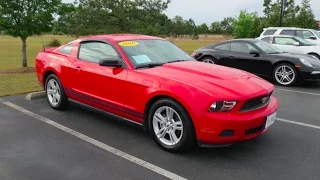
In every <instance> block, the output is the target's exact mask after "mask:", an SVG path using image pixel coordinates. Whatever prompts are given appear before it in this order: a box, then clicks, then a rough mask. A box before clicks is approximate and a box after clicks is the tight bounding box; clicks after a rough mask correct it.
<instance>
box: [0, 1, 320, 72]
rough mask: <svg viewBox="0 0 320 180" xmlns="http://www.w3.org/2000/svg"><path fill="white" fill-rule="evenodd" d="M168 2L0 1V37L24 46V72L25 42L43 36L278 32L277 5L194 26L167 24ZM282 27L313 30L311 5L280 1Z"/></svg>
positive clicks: (189, 21)
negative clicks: (267, 29) (273, 28)
mask: <svg viewBox="0 0 320 180" xmlns="http://www.w3.org/2000/svg"><path fill="white" fill-rule="evenodd" d="M170 3H171V0H134V1H133V0H79V1H77V0H76V1H75V2H74V3H62V1H61V0H26V1H8V0H0V31H2V32H4V33H5V34H8V35H11V36H14V37H19V38H20V39H21V40H22V49H23V61H22V66H23V67H26V66H27V59H26V39H27V38H28V37H30V36H32V35H41V34H42V33H54V34H61V35H62V34H65V35H71V36H75V37H79V36H85V35H92V34H109V33H137V34H147V35H155V36H161V37H168V36H171V37H179V36H185V35H187V36H192V38H193V39H198V34H223V35H225V36H233V37H235V38H250V37H256V36H258V35H259V34H260V33H261V32H262V29H263V28H264V27H269V26H279V24H280V5H281V0H277V1H276V2H272V1H271V0H264V1H263V7H264V11H263V16H258V13H257V12H247V11H246V10H241V12H240V13H239V15H238V16H236V17H226V18H224V19H223V20H222V21H216V22H212V23H211V25H209V26H208V25H207V24H201V25H196V23H195V22H194V20H193V19H184V18H183V17H181V16H175V17H173V18H169V17H168V16H167V15H166V14H165V13H164V11H165V10H166V9H167V8H168V6H169V5H170ZM283 15H284V21H283V22H284V23H283V24H284V26H295V27H303V28H312V29H315V28H317V24H316V20H315V16H314V14H313V12H312V9H311V6H310V0H303V1H302V3H301V4H298V5H296V4H295V2H294V0H284V11H283Z"/></svg>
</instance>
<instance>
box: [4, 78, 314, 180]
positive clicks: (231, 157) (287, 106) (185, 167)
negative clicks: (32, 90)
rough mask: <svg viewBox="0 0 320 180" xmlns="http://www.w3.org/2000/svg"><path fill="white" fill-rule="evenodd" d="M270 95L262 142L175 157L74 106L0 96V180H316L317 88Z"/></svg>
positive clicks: (136, 132) (126, 127)
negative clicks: (272, 115) (275, 105)
mask: <svg viewBox="0 0 320 180" xmlns="http://www.w3.org/2000/svg"><path fill="white" fill-rule="evenodd" d="M274 95H275V96H276V97H277V98H278V99H279V101H280V107H279V111H278V114H277V117H278V118H279V119H278V120H277V121H276V123H275V124H274V125H273V126H272V127H271V128H270V129H269V131H268V132H267V133H266V134H264V135H263V136H261V137H259V138H257V139H254V140H252V141H248V142H245V143H240V144H236V145H233V146H230V147H225V148H197V149H195V150H193V151H191V152H189V153H187V154H181V155H178V154H170V153H168V152H165V151H163V150H161V149H160V148H159V147H158V146H156V144H155V143H154V142H153V141H152V139H151V138H149V136H148V134H146V133H145V132H143V131H142V130H141V129H139V128H138V127H136V126H135V125H131V124H128V123H124V122H123V121H119V120H115V119H110V118H109V117H107V116H104V115H102V114H99V113H96V112H92V111H91V110H89V109H87V108H84V107H81V106H79V105H76V104H72V107H71V108H70V109H69V110H68V111H65V112H58V111H54V110H52V109H51V108H50V107H49V105H48V104H47V102H46V100H45V99H39V100H33V101H28V100H26V99H25V96H26V95H21V96H13V97H4V98H2V100H0V179H1V180H7V179H13V180H18V179H19V180H22V179H32V180H36V179H41V180H42V179H46V180H49V179H59V180H60V179H86V180H87V179H94V180H97V179H110V180H111V179H112V180H118V179H128V180H129V179H134V180H136V179H148V180H149V179H151V180H157V179H179V178H180V179H201V180H204V179H210V180H215V179H224V180H229V179H237V180H239V179H245V180H251V179H252V180H256V179H259V180H270V179H281V180H295V179H297V180H298V179H299V180H301V179H303V180H318V179H320V171H319V168H320V140H319V139H320V106H319V105H320V84H317V85H313V86H307V87H294V88H283V87H277V90H276V91H275V92H274ZM80 133H81V134H80ZM115 148H116V149H115Z"/></svg>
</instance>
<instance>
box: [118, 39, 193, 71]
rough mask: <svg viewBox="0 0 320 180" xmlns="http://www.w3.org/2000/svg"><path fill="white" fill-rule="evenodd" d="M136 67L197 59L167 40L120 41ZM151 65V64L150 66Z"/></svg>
mask: <svg viewBox="0 0 320 180" xmlns="http://www.w3.org/2000/svg"><path fill="white" fill-rule="evenodd" d="M118 44H119V45H120V47H121V48H122V49H123V51H124V52H125V54H126V55H127V56H128V57H129V59H130V60H131V62H132V63H133V64H134V65H135V67H139V66H144V65H150V64H151V65H154V64H159V65H162V64H166V63H171V62H177V61H187V60H195V59H194V58H193V57H191V56H190V55H189V54H187V53H186V52H184V51H183V50H181V49H180V48H178V47H177V46H175V45H174V44H172V43H171V42H169V41H166V40H135V41H122V42H118ZM148 67H151V66H148Z"/></svg>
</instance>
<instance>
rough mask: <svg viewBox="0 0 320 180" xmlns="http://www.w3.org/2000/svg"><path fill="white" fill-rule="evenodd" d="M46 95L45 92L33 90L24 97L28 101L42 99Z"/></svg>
mask: <svg viewBox="0 0 320 180" xmlns="http://www.w3.org/2000/svg"><path fill="white" fill-rule="evenodd" d="M45 97H46V92H44V91H40V92H33V93H29V94H27V96H26V99H27V100H29V101H32V100H36V99H42V98H45Z"/></svg>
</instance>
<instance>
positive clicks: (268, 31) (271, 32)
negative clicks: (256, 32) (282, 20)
mask: <svg viewBox="0 0 320 180" xmlns="http://www.w3.org/2000/svg"><path fill="white" fill-rule="evenodd" d="M275 32H277V30H274V29H272V30H271V29H270V30H266V32H264V33H263V35H264V36H267V35H273V34H274V33H275Z"/></svg>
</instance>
